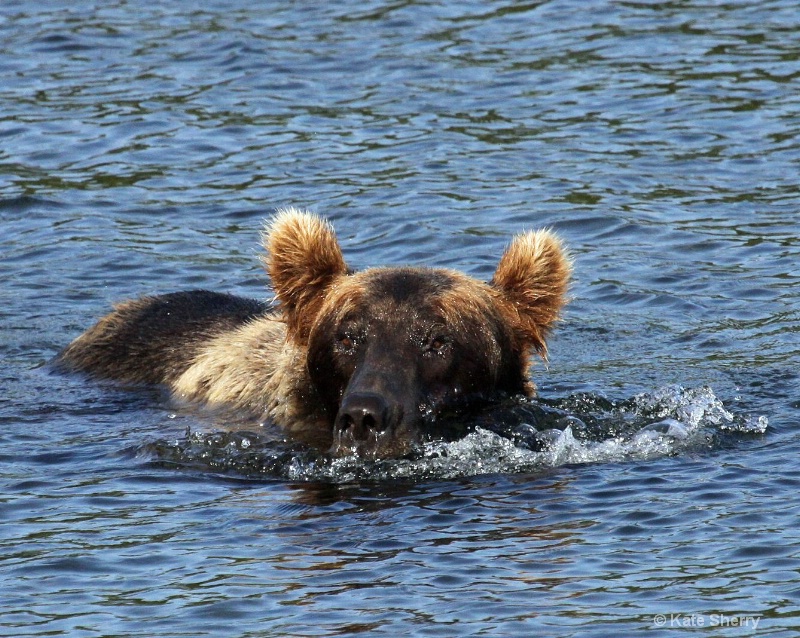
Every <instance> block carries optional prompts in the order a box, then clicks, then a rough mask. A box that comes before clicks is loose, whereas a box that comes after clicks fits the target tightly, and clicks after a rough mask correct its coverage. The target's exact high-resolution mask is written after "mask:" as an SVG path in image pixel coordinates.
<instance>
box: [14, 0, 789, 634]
mask: <svg viewBox="0 0 800 638" xmlns="http://www.w3.org/2000/svg"><path fill="white" fill-rule="evenodd" d="M798 51H800V13H798V11H797V6H796V3H793V2H787V1H786V0H769V1H761V2H755V1H749V0H744V1H741V2H728V3H707V2H706V3H702V2H692V1H686V2H679V3H676V2H649V3H641V2H640V3H636V2H628V3H587V2H576V1H573V0H563V1H560V2H534V3H513V2H498V3H485V2H472V1H470V0H467V1H466V2H436V3H426V2H415V1H413V0H412V1H406V2H398V3H385V2H381V1H378V0H363V1H362V2H359V3H353V2H348V1H346V0H345V1H343V2H336V3H253V2H242V1H240V0H226V2H224V3H222V2H217V1H216V0H211V1H209V2H204V3H200V5H198V6H194V5H192V6H189V4H188V3H163V2H161V3H159V2H150V3H144V2H141V0H129V1H127V2H111V3H75V2H67V1H65V0H53V1H49V2H44V3H38V4H36V3H30V2H20V1H16V0H9V1H6V2H4V3H2V5H0V229H2V232H1V233H0V358H2V361H3V365H2V366H0V425H1V426H2V427H0V494H2V496H0V578H2V582H4V583H6V582H7V583H13V587H10V588H9V587H6V588H4V591H3V593H2V594H1V595H0V634H4V635H13V636H22V635H31V636H32V635H54V634H59V635H70V636H90V635H99V634H103V635H115V636H131V635H137V636H139V635H159V636H179V635H180V636H186V635H190V636H226V637H227V636H230V635H232V634H235V635H245V634H248V635H249V634H253V635H256V634H258V635H265V636H272V635H275V636H279V635H280V636H283V635H298V636H299V635H303V636H311V635H313V636H332V635H351V634H357V633H366V634H370V635H391V636H399V635H415V636H417V635H418V636H433V635H447V636H456V635H458V636H461V635H502V636H531V635H559V636H581V637H582V638H583V637H586V636H598V637H605V636H608V635H612V634H624V635H639V634H644V633H645V632H647V634H648V635H651V634H652V635H667V633H669V634H670V635H671V634H672V633H674V632H672V631H671V630H670V628H669V627H665V628H662V632H661V634H659V628H658V627H656V626H655V624H654V617H655V615H656V614H665V615H666V617H669V616H670V614H684V615H685V614H693V613H694V614H700V615H701V616H703V617H704V618H706V619H710V617H711V615H712V614H715V613H723V612H725V613H728V614H731V615H735V614H738V613H747V614H755V615H759V614H760V615H762V616H763V620H762V621H761V623H760V624H759V633H764V635H770V636H793V635H794V633H795V625H796V624H797V622H796V619H797V617H798V615H799V614H800V600H798V591H800V577H798V574H800V552H798V548H799V547H800V537H799V536H798V533H797V517H798V511H800V503H799V502H798V499H797V496H796V495H797V494H798V492H800V472H798V470H797V469H796V462H795V459H796V458H797V456H798V453H799V452H800V450H799V449H798V448H799V447H800V437H798V435H797V428H796V424H797V421H798V410H799V409H800V403H798V398H797V397H798V396H800V380H799V379H798V373H797V361H798V357H800V311H798V299H799V298H800V297H799V294H800V293H799V292H798V291H800V271H799V270H798V266H797V265H798V263H800V240H798V232H797V215H796V213H797V202H798V195H800V180H798V170H797V168H798V165H799V164H800V142H798V139H799V136H800V124H798V123H799V122H800V118H798V114H799V113H800V93H799V92H798V91H797V87H796V84H797V80H798V70H797V62H798V53H797V52H798ZM287 205H295V206H308V207H310V208H312V209H314V210H315V211H317V212H319V213H321V214H324V215H326V216H329V217H331V218H332V219H333V221H334V223H335V225H336V227H337V230H338V231H339V236H340V238H341V241H342V245H343V249H344V251H345V255H346V257H347V258H348V260H349V262H350V263H351V265H352V266H354V267H356V268H363V267H365V266H371V265H379V264H401V263H419V264H426V265H435V266H448V267H454V268H459V269H462V270H464V271H466V272H467V273H468V274H470V275H474V276H476V277H480V278H483V279H487V278H490V277H491V275H492V273H493V271H494V268H495V265H496V261H497V259H498V258H499V256H500V255H501V254H502V251H503V248H504V247H505V244H506V242H507V241H508V239H509V238H510V237H511V236H512V235H513V234H514V233H517V232H519V231H520V230H522V229H530V228H537V227H543V226H550V227H553V228H554V229H555V230H556V231H557V232H558V233H559V234H560V235H561V236H562V237H563V239H564V241H565V243H566V244H567V245H568V246H569V247H570V249H571V251H572V253H573V256H574V258H575V264H576V270H575V281H574V284H573V286H572V289H571V294H572V296H573V300H572V303H571V304H570V306H569V308H568V312H567V314H566V316H565V320H564V321H563V322H562V324H561V325H560V326H559V327H558V330H557V331H556V333H555V335H554V339H553V340H552V342H551V347H550V360H549V363H548V365H547V366H544V365H538V366H536V367H535V368H534V371H533V372H534V374H533V377H534V381H535V382H536V384H537V386H538V387H539V390H540V397H539V399H538V400H536V401H534V402H531V403H527V404H526V403H520V404H514V405H501V406H497V408H496V409H494V410H492V411H489V412H488V413H487V414H485V415H481V416H479V417H478V418H477V419H476V421H475V423H474V424H473V430H472V432H471V433H470V434H469V436H468V437H467V438H465V439H463V440H462V441H459V442H455V443H447V444H445V443H435V442H431V443H430V444H429V445H428V447H427V448H426V451H425V454H424V455H423V456H422V457H420V458H418V459H414V460H403V461H394V462H386V463H377V464H364V463H362V462H359V461H357V460H354V459H343V460H338V461H330V460H327V459H325V458H321V457H319V456H315V455H312V454H310V453H308V452H307V451H304V450H302V449H300V448H297V447H295V446H293V445H291V444H287V443H284V442H283V441H282V439H281V437H280V433H275V432H271V431H270V430H269V429H268V428H266V427H258V426H256V425H254V424H252V423H242V422H235V421H232V420H231V419H229V418H227V417H223V416H222V415H209V414H203V413H200V412H197V411H194V410H193V409H192V408H189V407H187V406H180V407H177V406H173V405H170V404H169V403H168V402H166V401H165V399H164V398H163V397H162V396H161V395H160V393H158V392H152V393H148V392H141V391H135V392H131V391H129V390H126V389H122V388H118V387H115V386H113V385H106V384H95V383H88V382H87V381H86V380H84V379H81V378H76V377H70V376H60V375H52V374H49V373H48V372H47V370H46V369H45V368H43V366H44V364H45V362H46V361H48V360H49V359H50V358H51V357H52V356H53V355H54V354H55V353H56V352H57V351H58V350H59V349H60V348H61V347H63V346H64V345H65V344H66V343H68V342H69V341H70V340H71V339H72V338H74V337H75V336H76V335H77V334H79V333H80V332H81V331H82V330H83V329H85V328H86V327H87V326H88V325H89V324H90V323H91V322H92V321H94V320H95V319H96V318H97V317H98V316H100V315H102V314H104V313H105V312H106V311H107V310H108V308H109V306H110V305H111V304H112V303H114V302H117V301H120V300H122V299H125V298H129V297H132V296H137V295H141V294H150V293H164V292H170V291H173V290H180V289H189V288H208V289H213V290H220V291H227V292H232V293H238V294H243V295H247V296H252V297H258V298H268V297H269V296H270V294H271V293H270V292H269V291H268V289H267V288H266V285H265V284H266V282H265V277H264V275H263V274H262V272H261V268H260V266H259V263H258V247H257V245H258V232H259V229H260V227H261V222H262V219H263V218H264V217H267V216H268V215H269V214H270V213H271V212H272V211H273V210H274V209H275V208H277V207H281V206H287ZM767 420H768V423H769V427H768V428H766V429H765V427H766V425H767ZM223 426H231V427H223ZM187 430H188V434H187Z"/></svg>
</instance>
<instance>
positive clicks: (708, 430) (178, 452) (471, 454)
mask: <svg viewBox="0 0 800 638" xmlns="http://www.w3.org/2000/svg"><path fill="white" fill-rule="evenodd" d="M767 425H768V423H767V418H766V417H764V416H757V417H752V416H749V415H746V414H736V413H734V412H732V411H731V410H729V409H728V408H726V407H725V405H724V404H723V403H722V401H720V399H719V398H718V397H716V396H715V394H714V393H713V391H712V390H711V389H710V388H708V387H701V388H694V389H684V388H682V387H677V386H669V387H666V388H662V389H660V390H657V391H655V392H652V393H643V394H639V395H636V396H634V397H633V398H630V399H626V400H622V401H612V400H609V399H606V398H604V397H602V396H599V395H595V394H576V395H570V396H568V397H566V398H563V399H555V400H552V399H551V400H546V401H545V400H538V401H533V400H531V401H527V400H526V401H517V402H514V403H513V405H506V406H502V407H500V408H498V409H497V410H494V411H492V412H490V413H489V414H487V415H486V416H485V417H484V418H482V419H481V420H480V421H479V422H478V423H477V424H476V425H475V426H474V428H473V429H472V431H471V432H470V433H469V434H468V435H467V436H465V437H464V438H462V439H460V440H458V441H454V442H443V441H429V442H427V443H425V444H424V446H423V449H422V451H421V454H420V455H419V456H418V457H416V458H413V459H392V460H377V461H367V460H364V459H361V458H358V457H355V456H351V457H343V458H336V459H331V458H328V457H326V456H324V455H319V454H316V453H314V452H311V451H309V450H306V449H303V448H300V447H298V446H293V445H290V444H287V443H285V442H281V441H280V440H277V439H276V438H275V437H269V436H264V435H263V434H261V433H255V432H246V431H245V432H243V431H236V432H214V433H211V434H209V433H202V432H189V433H187V436H186V437H185V438H184V439H179V440H175V441H171V442H167V441H157V442H155V443H152V444H150V445H149V446H147V454H148V455H149V456H151V457H152V456H154V457H155V458H156V460H157V461H158V462H160V463H163V464H169V465H175V466H178V467H185V468H189V469H194V470H200V471H205V472H212V473H222V474H235V475H240V476H247V477H264V478H269V477H272V478H282V479H289V480H292V481H330V482H335V483H348V482H353V481H364V480H378V481H380V480H392V479H409V480H426V479H448V478H456V477H461V476H474V475H479V474H495V473H521V472H524V473H535V472H540V471H545V470H547V469H550V468H554V467H559V466H562V465H571V464H583V463H609V462H625V461H634V460H650V459H655V458H661V457H666V456H674V455H679V454H684V453H689V452H692V451H700V450H708V449H715V448H717V447H720V446H722V445H723V444H724V443H725V442H726V441H727V440H729V439H730V438H731V437H734V438H736V437H742V436H747V435H759V434H763V433H764V432H765V431H766V429H767Z"/></svg>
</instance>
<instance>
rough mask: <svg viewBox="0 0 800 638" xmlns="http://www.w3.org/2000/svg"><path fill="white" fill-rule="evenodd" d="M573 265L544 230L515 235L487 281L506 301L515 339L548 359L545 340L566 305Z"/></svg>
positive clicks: (552, 236) (553, 238)
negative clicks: (491, 276) (515, 335)
mask: <svg viewBox="0 0 800 638" xmlns="http://www.w3.org/2000/svg"><path fill="white" fill-rule="evenodd" d="M571 273H572V264H571V262H570V259H569V257H568V256H567V254H566V251H565V250H564V248H563V246H562V245H561V241H560V240H559V239H558V237H556V236H555V235H554V234H553V233H551V232H550V231H547V230H540V231H536V232H527V233H523V234H520V235H517V236H516V237H514V239H513V240H512V242H511V244H510V245H509V246H508V248H507V249H506V251H505V253H503V256H502V257H501V258H500V263H499V264H498V265H497V270H496V271H495V273H494V277H493V279H492V281H491V282H490V285H491V286H493V287H494V288H495V289H496V290H497V291H498V292H500V293H501V298H502V300H503V301H504V302H505V303H503V304H502V306H503V307H504V308H505V309H506V310H507V312H508V313H509V315H510V318H511V323H512V325H513V326H514V327H515V332H516V334H517V337H518V338H519V339H520V340H521V342H522V343H523V344H524V346H526V347H533V348H534V349H535V350H536V351H537V352H538V353H539V354H540V355H541V356H542V358H545V357H546V356H547V344H546V342H545V339H546V337H547V334H548V333H549V332H550V329H551V328H552V327H553V324H554V323H555V322H556V320H557V319H558V317H559V314H560V312H561V308H562V307H563V306H564V304H565V303H566V292H567V285H568V284H569V278H570V275H571Z"/></svg>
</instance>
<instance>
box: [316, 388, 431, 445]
mask: <svg viewBox="0 0 800 638" xmlns="http://www.w3.org/2000/svg"><path fill="white" fill-rule="evenodd" d="M404 415H405V410H403V407H402V405H400V404H399V403H396V402H393V401H391V400H390V399H388V398H387V397H386V396H384V395H382V394H378V393H377V392H353V393H350V394H347V395H345V397H344V398H343V400H342V403H341V406H340V407H339V412H338V414H337V415H336V420H335V422H334V426H333V445H332V447H331V450H330V452H331V454H332V455H333V456H350V455H357V456H360V457H362V458H366V459H373V460H374V459H381V458H399V457H403V456H408V455H409V454H412V453H414V452H415V451H416V450H417V448H418V444H419V429H418V428H416V427H413V426H410V425H409V424H408V423H406V422H405V419H404V418H403V417H404Z"/></svg>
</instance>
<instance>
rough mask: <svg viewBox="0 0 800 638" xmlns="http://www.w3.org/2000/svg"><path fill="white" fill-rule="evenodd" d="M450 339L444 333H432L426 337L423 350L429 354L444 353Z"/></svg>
mask: <svg viewBox="0 0 800 638" xmlns="http://www.w3.org/2000/svg"><path fill="white" fill-rule="evenodd" d="M450 342H451V339H450V337H448V336H446V335H440V334H437V335H433V336H431V337H430V338H429V339H428V342H427V343H426V344H425V348H424V349H425V352H426V353H431V354H439V355H441V354H444V353H445V351H446V350H447V347H448V346H449V345H450Z"/></svg>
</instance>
